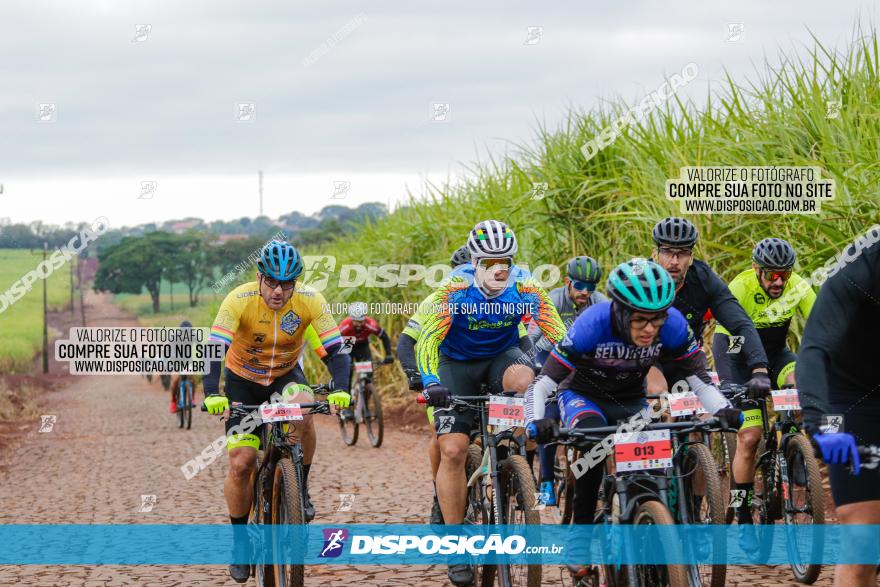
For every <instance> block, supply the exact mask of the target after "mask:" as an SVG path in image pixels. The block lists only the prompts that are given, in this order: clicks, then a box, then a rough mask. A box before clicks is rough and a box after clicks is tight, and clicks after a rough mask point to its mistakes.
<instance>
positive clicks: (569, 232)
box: [321, 29, 880, 329]
mask: <svg viewBox="0 0 880 587" xmlns="http://www.w3.org/2000/svg"><path fill="white" fill-rule="evenodd" d="M853 38H854V40H853V41H852V44H851V46H849V47H848V48H846V50H844V51H842V52H835V51H832V50H830V49H828V48H826V47H824V46H822V45H821V44H820V42H819V41H818V40H816V42H815V45H814V46H813V47H812V49H809V50H807V51H806V52H805V53H804V55H803V56H802V57H801V58H798V57H794V56H782V57H781V58H780V62H779V63H778V64H774V63H770V62H767V63H765V64H764V65H763V66H762V67H761V69H760V70H759V71H756V72H755V75H754V78H755V79H754V81H749V80H734V79H732V78H729V77H728V78H727V79H724V80H721V81H720V83H717V84H716V87H717V91H716V92H715V93H714V94H712V95H711V96H710V97H709V105H708V106H707V107H699V108H698V107H697V106H695V105H694V104H692V103H686V102H682V101H680V100H678V99H677V98H675V97H673V98H672V99H671V100H670V101H668V102H667V103H666V105H665V107H663V108H661V109H659V110H655V111H653V112H652V113H651V114H650V115H649V116H648V117H647V118H646V119H645V120H644V121H643V122H642V123H641V124H639V125H636V126H630V127H628V128H626V129H625V130H624V132H623V134H622V135H621V136H619V137H618V138H617V139H616V141H614V143H612V144H611V145H610V146H608V147H606V148H605V149H603V150H602V151H600V152H599V153H598V155H596V156H595V157H594V158H593V159H591V160H590V161H586V160H585V159H584V157H583V155H582V154H581V152H580V147H581V146H582V145H583V144H584V143H585V142H586V141H588V140H590V139H591V138H594V137H595V136H596V135H597V134H598V133H599V132H600V131H601V129H603V128H605V127H607V126H609V125H610V123H611V121H612V120H614V119H615V118H616V117H617V116H619V115H620V114H621V113H622V112H624V111H625V110H626V109H627V105H626V104H623V103H617V104H612V105H610V106H606V107H601V108H596V109H594V110H590V111H573V112H571V113H570V115H569V116H568V118H567V120H566V121H565V122H564V124H562V125H560V127H559V128H557V129H553V130H551V129H547V128H539V129H537V131H536V133H535V136H534V138H533V140H532V141H530V142H528V143H525V144H520V145H514V146H513V149H512V152H513V153H512V154H511V155H510V156H506V157H503V158H498V159H489V160H487V161H483V162H480V163H477V164H474V165H471V166H470V167H469V172H468V176H467V177H466V178H465V179H464V180H463V181H460V182H458V183H454V184H449V185H438V186H432V187H431V188H430V190H429V192H428V194H427V195H428V198H427V200H425V199H415V198H413V199H412V201H411V202H410V205H409V206H407V207H405V208H401V209H399V210H397V211H395V213H393V214H391V215H390V216H388V217H386V218H384V219H382V220H380V221H379V222H378V223H376V224H374V225H372V226H370V227H368V228H367V229H365V230H363V231H361V232H360V233H358V234H357V235H355V236H354V237H351V238H346V239H342V240H341V241H338V242H336V243H333V244H332V245H330V246H329V247H328V248H327V249H326V250H324V251H321V252H322V253H324V254H332V255H336V257H337V264H340V263H363V264H383V263H426V264H431V263H437V262H444V261H445V260H446V259H448V257H449V255H450V253H451V252H452V251H453V250H454V249H455V248H456V247H458V246H459V245H460V244H463V241H464V239H465V237H466V234H467V232H468V231H469V230H470V228H472V227H473V225H474V224H475V223H476V222H478V221H480V220H483V219H486V218H496V219H500V220H503V221H505V222H507V223H508V224H510V225H511V227H512V228H513V229H514V230H515V231H516V234H517V236H518V238H519V240H520V255H519V260H520V261H523V262H527V263H529V264H530V265H531V266H533V267H534V266H535V265H537V264H540V263H548V262H549V263H555V264H557V265H561V264H562V263H564V262H565V260H566V259H568V258H570V257H571V256H574V255H577V254H589V255H592V256H594V257H597V258H598V259H599V260H600V261H601V262H602V263H603V265H604V266H605V267H606V268H607V267H610V266H612V265H614V264H617V263H619V262H621V261H623V260H625V259H627V258H628V257H631V256H636V255H641V256H645V255H649V254H650V252H651V250H652V246H653V244H652V242H651V238H650V234H651V227H652V226H653V224H654V223H655V222H656V221H657V220H658V219H660V218H663V217H665V216H669V215H681V212H680V211H679V208H678V204H677V203H673V202H670V201H668V200H667V199H666V198H665V197H664V195H663V194H664V186H665V181H666V180H667V179H669V178H674V177H678V176H679V170H680V168H681V167H683V166H693V165H725V166H732V165H785V166H792V165H797V166H806V165H815V166H819V167H820V168H821V169H822V177H823V178H832V179H834V181H835V182H836V189H837V199H836V201H834V202H833V203H823V206H822V207H823V212H822V214H821V215H820V216H808V215H730V214H728V215H720V214H717V215H713V216H710V215H692V216H691V217H690V218H691V220H693V221H694V222H695V224H696V225H697V226H698V228H699V230H700V233H701V239H700V244H699V246H698V248H697V252H698V257H700V258H703V259H704V260H706V261H708V262H709V263H710V264H711V265H712V266H713V268H715V270H716V271H717V272H718V273H719V274H720V275H721V276H722V277H723V278H724V279H727V280H729V279H732V278H733V277H734V276H735V275H736V274H737V273H738V272H740V271H742V270H743V269H745V268H746V267H747V266H748V265H749V257H750V253H751V249H752V246H753V245H754V243H755V242H757V241H758V240H760V239H762V238H765V237H767V236H778V237H781V238H785V239H787V240H789V241H790V242H791V243H792V244H793V245H794V246H795V248H796V250H797V251H798V253H799V262H798V266H797V268H796V269H797V270H799V271H800V272H802V273H806V274H809V273H810V272H811V271H812V270H813V269H815V268H816V267H818V266H820V265H822V264H824V263H825V261H826V259H828V258H829V257H831V256H833V255H834V254H836V253H837V252H838V251H839V250H840V249H841V248H842V247H843V245H844V243H847V242H849V241H851V240H852V238H853V237H854V236H857V235H860V234H862V233H864V231H865V230H866V229H867V228H868V227H869V226H870V225H872V224H874V223H875V222H880V191H878V187H877V186H878V185H880V159H878V157H877V153H878V147H880V73H878V63H880V51H878V39H877V33H876V31H874V30H870V31H863V30H861V29H858V30H856V31H855V33H854V35H853ZM639 98H640V97H636V100H637V99H639ZM828 100H840V101H841V102H842V105H841V112H840V116H839V118H836V119H829V118H827V117H826V107H827V105H826V102H827V101H828ZM533 182H547V184H548V187H549V189H548V191H547V195H546V197H545V198H544V199H542V200H536V199H534V198H532V197H531V191H532V189H533ZM428 292H429V290H428V288H427V287H426V286H418V287H406V288H385V289H383V288H359V289H357V290H356V291H346V290H340V289H329V290H328V291H327V292H325V293H326V294H327V297H328V299H333V300H352V299H354V298H356V297H357V298H363V299H365V300H366V301H385V300H390V301H410V302H413V301H418V300H420V299H422V297H423V296H424V295H426V294H427V293H428ZM402 323H403V318H399V319H397V320H396V324H397V326H398V329H399V327H400V326H401V325H402Z"/></svg>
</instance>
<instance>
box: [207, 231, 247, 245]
mask: <svg viewBox="0 0 880 587" xmlns="http://www.w3.org/2000/svg"><path fill="white" fill-rule="evenodd" d="M247 238H250V237H249V236H248V235H246V234H218V235H217V239H216V240H215V241H214V243H213V244H215V245H222V244H223V243H227V242H229V241H243V240H245V239H247Z"/></svg>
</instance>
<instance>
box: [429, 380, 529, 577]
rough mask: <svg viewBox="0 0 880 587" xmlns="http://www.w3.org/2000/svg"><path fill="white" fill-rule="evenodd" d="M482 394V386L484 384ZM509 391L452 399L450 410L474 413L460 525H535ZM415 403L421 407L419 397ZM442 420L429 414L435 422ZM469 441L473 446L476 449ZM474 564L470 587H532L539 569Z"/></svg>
mask: <svg viewBox="0 0 880 587" xmlns="http://www.w3.org/2000/svg"><path fill="white" fill-rule="evenodd" d="M483 389H484V390H485V389H486V387H485V386H484V387H483ZM514 396H515V392H504V393H503V394H500V395H488V394H487V395H475V396H452V398H451V400H450V401H451V403H450V406H451V407H452V408H453V409H455V410H475V411H477V412H478V413H479V415H480V425H479V430H478V431H476V432H474V433H472V434H471V437H472V443H471V445H470V446H469V447H468V455H467V460H466V465H465V474H466V477H467V501H466V505H465V517H464V522H463V523H464V524H483V525H487V524H499V525H505V524H513V525H520V524H540V523H541V516H540V513H539V511H538V510H537V509H535V497H536V494H537V490H536V488H535V479H534V477H533V475H532V470H531V468H530V467H529V464H528V462H527V461H526V458H525V456H524V455H525V445H526V438H525V435H524V434H523V431H522V428H521V427H520V426H521V425H522V423H524V422H522V420H523V417H524V414H523V404H522V398H516V397H514ZM418 402H419V403H425V402H424V398H423V397H421V396H420V397H419V398H418ZM437 417H442V416H438V415H435V418H437ZM516 423H519V424H520V426H510V424H516ZM473 441H477V442H479V445H478V444H476V443H475V442H473ZM473 566H474V583H473V584H474V585H475V586H478V587H491V586H492V585H494V584H495V579H496V576H497V579H498V584H499V585H500V586H501V587H513V586H516V587H520V586H523V587H538V586H539V585H540V584H541V566H540V565H527V564H518V565H514V564H501V565H494V564H480V563H479V562H478V561H477V562H476V563H475V564H474V565H473Z"/></svg>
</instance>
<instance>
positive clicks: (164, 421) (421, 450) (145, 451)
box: [0, 295, 831, 587]
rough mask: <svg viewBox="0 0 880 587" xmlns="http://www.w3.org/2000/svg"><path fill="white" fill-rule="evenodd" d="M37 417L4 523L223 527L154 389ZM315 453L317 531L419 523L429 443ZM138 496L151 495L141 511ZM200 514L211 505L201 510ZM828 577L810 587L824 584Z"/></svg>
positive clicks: (365, 571) (73, 401)
mask: <svg viewBox="0 0 880 587" xmlns="http://www.w3.org/2000/svg"><path fill="white" fill-rule="evenodd" d="M90 301H91V304H92V307H90V308H89V312H90V314H89V315H90V318H92V320H90V321H91V322H92V324H91V325H117V326H118V325H125V324H132V323H133V321H132V320H131V318H130V317H127V316H125V315H123V314H122V313H121V312H120V311H119V310H118V309H116V308H115V307H114V306H110V305H108V304H107V303H106V300H105V299H103V298H101V297H100V296H94V295H93V296H91V298H90ZM48 402H49V403H48V407H47V408H46V411H45V412H44V413H46V414H54V415H56V416H57V421H56V423H55V425H54V428H53V429H52V431H51V432H49V433H38V432H37V429H38V424H33V423H29V424H23V425H22V429H21V430H20V441H19V443H18V444H17V446H15V447H14V449H13V450H10V451H6V453H5V454H4V455H3V459H2V472H0V522H2V523H41V524H49V523H56V524H57V523H86V524H89V523H113V524H139V523H140V524H142V523H191V522H192V523H203V524H204V523H226V522H227V520H228V518H227V517H226V515H225V504H224V502H223V495H222V482H223V478H224V475H225V473H226V463H225V459H221V460H219V461H218V462H216V463H215V464H213V465H212V466H211V467H209V468H208V469H207V470H206V471H203V472H202V473H200V474H199V475H197V476H196V477H195V478H193V479H192V480H190V481H187V480H185V479H184V477H183V475H182V474H181V472H180V469H179V467H180V465H181V464H182V462H183V461H184V460H187V459H188V458H191V456H193V455H195V454H198V453H199V452H200V451H201V450H202V448H203V447H205V446H206V445H207V444H208V443H210V442H211V440H213V439H214V438H215V437H216V436H217V435H218V434H219V433H220V432H221V431H222V425H221V423H220V422H219V421H217V420H216V419H214V418H212V417H210V416H208V415H206V414H203V413H201V412H197V413H195V414H194V418H193V428H192V430H190V431H181V430H179V429H178V428H177V427H176V422H175V421H174V419H173V416H172V415H171V414H169V413H168V399H167V398H166V396H165V394H164V393H163V392H162V391H161V388H160V387H159V385H158V383H156V382H154V384H153V385H152V386H151V385H149V384H148V383H147V382H146V380H145V379H143V378H138V377H96V376H93V377H81V378H77V379H74V380H73V383H72V384H71V385H69V386H68V387H66V388H65V389H63V390H61V391H59V392H56V393H53V394H51V395H50V397H49V400H48ZM317 421H318V436H319V444H318V454H317V458H316V464H315V465H314V468H313V472H312V475H311V485H312V487H313V490H312V495H313V498H314V501H315V505H316V508H317V511H318V517H317V518H316V521H318V522H322V523H424V522H425V521H426V519H427V515H428V511H429V509H430V508H429V504H430V502H429V498H428V496H429V495H430V487H431V485H430V481H429V474H428V464H427V458H426V456H425V455H426V447H427V442H428V436H427V433H422V434H418V433H408V432H401V431H398V430H394V429H391V430H386V439H385V444H384V445H383V447H382V448H381V449H379V450H376V449H372V448H368V447H367V445H366V443H364V442H363V441H361V442H359V443H358V445H357V446H355V447H346V446H344V445H343V444H342V442H341V440H340V439H339V434H338V431H337V428H336V425H335V422H334V421H332V420H330V419H329V418H326V417H324V418H322V417H318V418H317ZM341 493H350V494H355V499H354V503H353V507H352V509H351V510H350V511H346V512H336V511H335V509H336V506H337V505H338V503H339V498H338V494H341ZM142 495H155V496H156V503H155V506H154V507H153V509H152V511H150V512H139V511H138V510H139V509H140V508H141V504H142V498H141V496H142ZM206 503H210V504H212V505H211V506H210V507H206V505H205V504H206ZM560 571H561V569H560V568H559V567H545V573H544V576H545V582H544V583H545V584H546V585H562V584H563V583H562V581H561V576H562V573H561V572H560ZM729 577H730V580H729V584H730V585H746V584H749V585H761V586H769V585H793V584H794V582H793V581H792V580H791V575H790V573H789V571H788V569H787V568H782V567H779V568H772V567H754V568H752V567H739V568H732V569H730V573H729ZM353 583H356V584H357V585H358V586H359V587H368V586H384V585H407V586H412V585H420V586H422V585H446V584H447V583H446V581H445V568H441V567H412V566H408V567H357V568H355V567H346V566H321V567H313V568H310V569H309V570H308V577H307V585H351V584H353ZM234 584H235V583H233V582H232V581H231V580H230V579H229V578H228V576H227V573H226V569H225V567H219V566H199V565H190V566H132V567H121V566H91V567H89V566H74V567H57V566H55V567H46V566H0V585H40V586H55V585H58V586H62V585H63V586H68V585H70V586H74V585H75V586H84V587H93V586H94V587H98V586H105V587H110V586H122V585H137V586H145V587H149V586H156V587H172V586H201V585H234ZM830 584H831V581H830V573H829V572H828V571H827V570H826V571H825V572H824V573H823V575H822V577H821V578H820V580H819V581H818V582H817V583H816V585H821V586H827V585H830Z"/></svg>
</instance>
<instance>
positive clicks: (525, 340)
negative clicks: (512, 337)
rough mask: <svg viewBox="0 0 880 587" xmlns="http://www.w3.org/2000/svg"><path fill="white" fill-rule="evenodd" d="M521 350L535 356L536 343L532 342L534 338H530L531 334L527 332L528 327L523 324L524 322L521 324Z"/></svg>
mask: <svg viewBox="0 0 880 587" xmlns="http://www.w3.org/2000/svg"><path fill="white" fill-rule="evenodd" d="M519 350H521V351H522V352H524V353H525V354H526V355H527V356H529V357H532V358H534V354H535V344H534V343H533V342H532V339H531V338H529V335H528V333H527V332H526V327H525V326H523V324H522V323H520V325H519Z"/></svg>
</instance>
